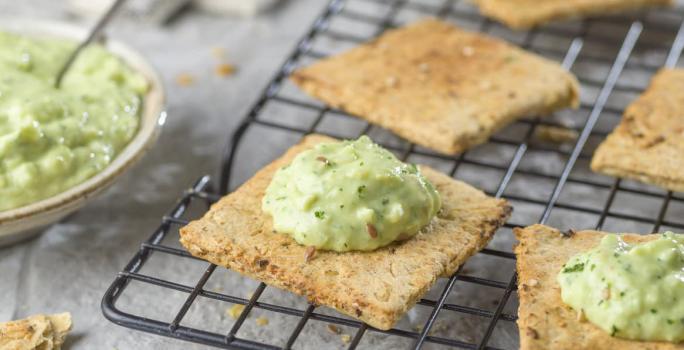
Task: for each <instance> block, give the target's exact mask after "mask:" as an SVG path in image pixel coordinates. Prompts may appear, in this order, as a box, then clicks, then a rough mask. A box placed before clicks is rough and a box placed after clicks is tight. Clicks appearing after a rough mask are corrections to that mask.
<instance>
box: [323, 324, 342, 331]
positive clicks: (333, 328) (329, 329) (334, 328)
mask: <svg viewBox="0 0 684 350" xmlns="http://www.w3.org/2000/svg"><path fill="white" fill-rule="evenodd" d="M326 328H327V329H328V332H330V333H333V334H340V332H341V331H340V328H339V327H337V326H335V325H334V324H330V323H328V325H327V326H326Z"/></svg>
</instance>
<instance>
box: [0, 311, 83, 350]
mask: <svg viewBox="0 0 684 350" xmlns="http://www.w3.org/2000/svg"><path fill="white" fill-rule="evenodd" d="M69 330H71V315H70V314H69V313H62V314H55V315H35V316H31V317H28V318H25V319H23V320H16V321H9V322H0V349H2V350H36V349H40V350H59V349H61V348H62V345H63V344H64V339H65V338H66V334H67V332H69Z"/></svg>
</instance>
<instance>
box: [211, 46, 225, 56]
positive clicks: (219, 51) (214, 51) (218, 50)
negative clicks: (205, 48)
mask: <svg viewBox="0 0 684 350" xmlns="http://www.w3.org/2000/svg"><path fill="white" fill-rule="evenodd" d="M211 55H212V56H214V57H215V58H218V59H223V58H225V57H226V49H224V48H222V47H220V46H215V47H212V48H211Z"/></svg>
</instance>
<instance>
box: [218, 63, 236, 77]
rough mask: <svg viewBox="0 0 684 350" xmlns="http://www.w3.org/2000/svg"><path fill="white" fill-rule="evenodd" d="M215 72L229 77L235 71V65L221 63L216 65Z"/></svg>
mask: <svg viewBox="0 0 684 350" xmlns="http://www.w3.org/2000/svg"><path fill="white" fill-rule="evenodd" d="M215 72H216V75H218V76H220V77H229V76H231V75H233V74H234V73H235V66H233V65H232V64H230V63H221V64H219V65H218V66H216V69H215Z"/></svg>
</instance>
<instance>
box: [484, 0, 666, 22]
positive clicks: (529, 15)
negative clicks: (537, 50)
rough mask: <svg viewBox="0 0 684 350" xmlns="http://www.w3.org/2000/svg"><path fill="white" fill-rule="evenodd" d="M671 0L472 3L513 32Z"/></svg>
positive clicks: (498, 0)
mask: <svg viewBox="0 0 684 350" xmlns="http://www.w3.org/2000/svg"><path fill="white" fill-rule="evenodd" d="M672 2H673V1H672V0H475V3H476V4H477V6H478V7H479V8H480V11H481V12H482V14H484V15H485V16H487V17H491V18H494V19H496V20H498V21H501V22H502V23H504V24H505V25H507V26H509V27H511V28H514V29H528V28H531V27H534V26H537V25H541V24H545V23H548V22H551V21H554V20H563V19H570V18H581V17H586V16H596V15H606V14H610V13H618V12H624V11H630V10H637V9H640V8H642V7H647V6H658V5H660V6H664V5H671V4H672Z"/></svg>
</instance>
